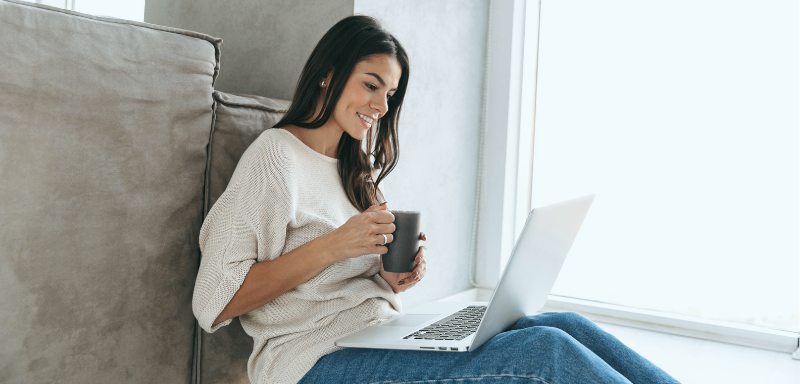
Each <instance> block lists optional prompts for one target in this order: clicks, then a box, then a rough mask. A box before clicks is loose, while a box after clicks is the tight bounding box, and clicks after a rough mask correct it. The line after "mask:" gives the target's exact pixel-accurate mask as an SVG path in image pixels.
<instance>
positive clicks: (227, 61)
mask: <svg viewBox="0 0 800 384" xmlns="http://www.w3.org/2000/svg"><path fill="white" fill-rule="evenodd" d="M352 14H353V0H311V1H291V0H226V1H216V0H214V1H210V0H192V1H189V0H147V2H146V3H145V12H144V21H145V22H147V23H153V24H158V25H164V26H169V27H176V28H183V29H188V30H191V31H197V32H204V33H207V34H210V35H212V36H219V37H221V38H222V39H223V41H224V43H223V44H222V57H221V58H220V66H221V69H220V76H219V78H218V79H217V82H216V84H215V85H214V88H215V89H216V90H218V91H223V92H230V93H246V94H253V95H260V96H267V97H272V98H277V99H283V100H291V99H292V95H293V94H294V88H295V85H296V83H297V79H298V78H299V77H300V71H302V70H303V65H304V64H305V62H306V59H308V56H309V55H310V54H311V51H312V50H313V49H314V46H315V45H316V44H317V42H318V41H319V39H320V38H321V37H322V35H323V34H325V32H326V31H327V30H328V29H329V28H330V27H332V26H333V24H335V23H336V22H337V21H339V20H341V19H342V18H344V17H346V16H350V15H352Z"/></svg>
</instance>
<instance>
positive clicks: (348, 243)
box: [328, 202, 395, 262]
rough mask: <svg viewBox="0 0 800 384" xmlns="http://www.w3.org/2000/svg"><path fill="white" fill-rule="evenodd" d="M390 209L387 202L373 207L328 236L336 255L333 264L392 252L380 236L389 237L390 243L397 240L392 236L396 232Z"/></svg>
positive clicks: (332, 250) (387, 240)
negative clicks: (353, 258)
mask: <svg viewBox="0 0 800 384" xmlns="http://www.w3.org/2000/svg"><path fill="white" fill-rule="evenodd" d="M387 209H388V205H387V203H385V202H384V203H383V204H381V205H373V206H371V207H369V208H367V210H366V211H364V212H363V213H360V214H358V215H355V216H353V217H351V218H350V219H349V220H347V222H346V223H344V224H342V226H341V227H339V228H336V229H335V230H333V232H331V233H329V234H328V237H329V246H330V247H331V248H330V250H331V252H332V253H333V255H334V259H335V260H334V262H337V261H341V260H345V259H349V258H352V257H359V256H363V255H371V254H380V255H383V254H385V253H386V252H389V248H387V247H386V246H384V245H381V244H383V241H384V238H383V236H381V234H384V235H386V243H387V244H388V243H391V242H392V240H394V235H392V233H393V232H394V230H395V226H394V224H393V223H394V215H392V213H391V212H389V211H387Z"/></svg>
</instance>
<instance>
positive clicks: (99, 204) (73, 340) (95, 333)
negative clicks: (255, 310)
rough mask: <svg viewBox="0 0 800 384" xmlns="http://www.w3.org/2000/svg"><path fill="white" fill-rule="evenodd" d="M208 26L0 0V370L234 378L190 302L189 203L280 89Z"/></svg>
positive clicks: (214, 180) (257, 128) (263, 122)
mask: <svg viewBox="0 0 800 384" xmlns="http://www.w3.org/2000/svg"><path fill="white" fill-rule="evenodd" d="M220 44H221V40H220V39H217V38H214V37H210V36H207V35H204V34H200V33H195V32H189V31H183V30H178V29H174V28H168V27H160V26H155V25H150V24H145V23H137V22H131V21H125V20H117V19H109V18H101V17H93V16H87V15H83V14H79V13H75V12H70V11H64V10H60V9H56V8H51V7H46V6H41V5H35V4H31V3H24V2H18V1H15V0H0V65H1V66H2V69H1V70H0V201H2V203H1V204H0V383H247V382H248V380H247V374H246V363H247V358H248V357H249V355H250V352H251V350H252V341H251V340H250V338H249V337H248V336H247V335H246V334H244V332H243V331H242V329H241V326H240V325H239V323H238V322H234V323H233V324H232V325H231V326H228V327H226V328H223V329H222V330H220V331H218V332H216V333H214V334H205V333H204V332H202V331H201V330H200V329H199V327H197V325H196V321H195V319H194V316H193V314H192V309H191V299H192V290H193V287H194V281H195V277H196V273H197V268H198V266H199V260H200V256H201V255H200V250H199V245H198V235H199V231H200V227H201V225H202V221H203V217H204V216H205V214H206V213H207V212H208V210H209V209H210V207H211V206H212V205H213V204H214V202H215V201H216V199H217V198H218V197H219V195H220V194H221V193H222V192H223V191H224V189H225V186H226V185H227V182H228V180H229V179H230V177H231V174H232V173H233V169H234V168H235V166H236V163H237V161H238V160H239V157H240V156H241V154H242V153H243V152H244V149H245V148H247V146H248V145H249V144H250V143H252V141H253V140H254V139H255V138H256V137H257V136H258V135H259V134H260V133H261V132H263V131H264V130H265V129H269V128H270V127H271V126H272V125H273V124H274V123H275V122H276V121H277V119H278V118H280V116H281V113H282V111H283V110H285V108H286V107H287V106H288V102H286V101H280V100H272V99H267V98H263V97H258V96H245V95H231V94H225V93H222V92H215V91H214V89H213V86H214V80H215V79H216V77H217V75H218V73H219V70H220V66H219V63H220Z"/></svg>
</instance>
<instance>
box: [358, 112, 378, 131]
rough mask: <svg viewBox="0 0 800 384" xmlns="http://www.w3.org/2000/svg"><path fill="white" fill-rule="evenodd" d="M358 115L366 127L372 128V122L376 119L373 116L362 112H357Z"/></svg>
mask: <svg viewBox="0 0 800 384" xmlns="http://www.w3.org/2000/svg"><path fill="white" fill-rule="evenodd" d="M356 115H357V116H358V117H359V118H361V124H363V125H364V126H365V127H367V129H370V128H372V123H373V122H374V121H375V120H374V119H373V118H371V117H368V116H366V115H362V114H360V113H358V112H356Z"/></svg>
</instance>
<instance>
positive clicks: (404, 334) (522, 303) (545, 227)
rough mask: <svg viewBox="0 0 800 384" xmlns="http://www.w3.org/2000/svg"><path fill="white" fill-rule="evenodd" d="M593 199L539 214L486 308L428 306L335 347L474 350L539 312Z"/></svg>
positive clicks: (548, 208)
mask: <svg viewBox="0 0 800 384" xmlns="http://www.w3.org/2000/svg"><path fill="white" fill-rule="evenodd" d="M592 200H594V195H589V196H585V197H581V198H577V199H574V200H569V201H565V202H562V203H558V204H553V205H548V206H545V207H541V208H536V209H534V210H533V211H531V212H530V214H529V215H528V219H527V220H526V221H525V227H524V228H523V229H522V233H521V234H520V237H519V239H518V240H517V243H516V245H515V246H514V250H513V251H512V252H511V257H510V258H509V260H508V264H507V265H506V268H505V271H504V272H503V275H502V277H501V278H500V282H499V283H497V287H496V288H495V290H494V293H493V294H492V298H491V299H490V300H489V302H488V303H486V302H465V303H456V302H430V303H426V304H423V305H420V306H418V307H415V308H412V309H410V310H408V311H407V312H404V313H401V314H399V315H397V316H395V317H393V318H391V319H388V320H386V321H384V322H382V323H380V324H375V325H372V326H370V327H367V328H365V329H363V330H361V331H358V332H355V333H353V334H350V335H348V336H345V337H343V338H341V339H339V340H337V341H336V346H339V347H351V348H380V349H413V350H428V351H442V352H466V351H470V350H474V349H476V348H478V347H480V346H481V345H483V343H485V342H486V341H487V340H489V339H491V338H492V337H494V336H495V335H497V334H498V333H500V332H503V331H505V330H507V329H508V328H510V327H511V326H512V325H513V324H514V323H516V322H517V320H519V319H521V318H522V317H524V316H525V315H532V314H535V313H536V311H538V310H540V309H541V308H542V307H543V306H544V304H545V302H546V301H547V296H548V295H549V294H550V289H552V288H553V284H554V283H555V281H556V277H558V272H559V271H560V270H561V266H562V265H563V264H564V260H565V259H566V258H567V253H569V249H570V247H572V243H573V242H574V241H575V237H576V236H577V235H578V230H579V229H580V228H581V224H583V219H584V218H585V217H586V213H587V212H588V211H589V206H590V205H591V204H592Z"/></svg>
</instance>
